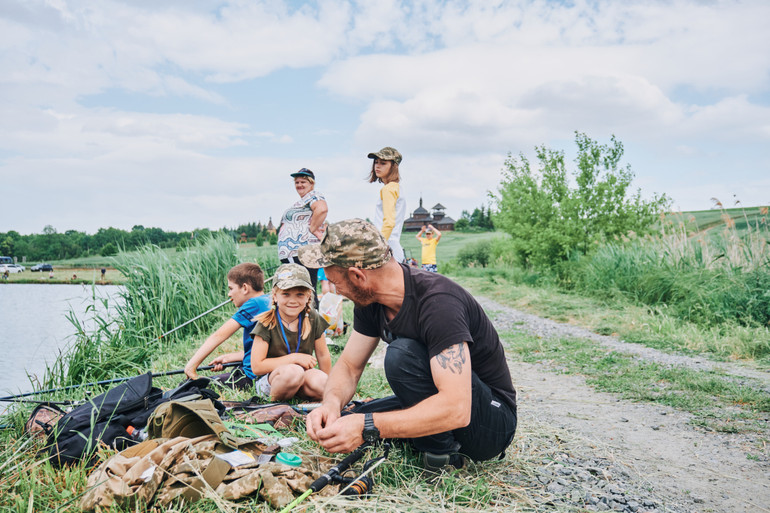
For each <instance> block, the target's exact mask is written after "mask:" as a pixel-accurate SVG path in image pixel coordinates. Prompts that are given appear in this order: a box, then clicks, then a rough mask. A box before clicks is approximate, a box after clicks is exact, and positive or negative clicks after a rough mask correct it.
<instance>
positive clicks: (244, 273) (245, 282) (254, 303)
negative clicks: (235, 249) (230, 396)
mask: <svg viewBox="0 0 770 513" xmlns="http://www.w3.org/2000/svg"><path fill="white" fill-rule="evenodd" d="M227 288H228V293H227V296H228V297H229V298H230V299H231V300H232V301H233V304H234V305H235V306H236V308H238V311H237V312H235V315H233V316H232V318H230V319H228V320H227V321H225V323H224V324H223V325H222V326H220V327H219V329H217V330H216V331H215V332H214V333H213V334H211V335H210V336H209V337H208V338H207V339H206V340H205V341H204V342H203V345H201V347H200V349H198V350H197V351H196V352H195V354H194V355H193V356H192V358H190V361H189V362H187V365H185V368H184V373H185V374H186V375H187V377H188V378H190V379H195V378H197V377H198V373H197V369H198V367H200V365H201V363H203V360H205V359H206V358H207V357H208V356H209V355H210V354H211V353H212V352H214V350H215V349H216V348H217V347H219V346H220V345H221V344H222V343H223V342H224V341H225V340H227V339H228V338H230V336H232V335H233V333H235V332H236V331H238V330H239V329H241V328H243V350H242V351H236V352H234V353H227V354H223V355H221V356H218V357H216V358H214V359H213V360H212V361H211V365H214V366H215V367H214V370H215V371H220V370H222V369H223V367H222V364H225V363H232V362H241V365H240V366H239V367H236V368H235V370H233V371H231V372H228V373H225V374H220V375H218V376H214V377H213V379H216V380H217V381H219V382H220V383H222V384H225V385H227V386H230V387H233V388H240V389H247V390H248V389H250V388H251V387H252V386H253V384H254V378H255V375H254V372H252V370H251V353H252V345H253V343H254V338H253V337H252V335H251V330H253V329H254V326H255V325H256V323H257V322H256V320H255V318H256V317H257V316H258V315H259V314H261V313H263V312H266V311H268V310H269V309H270V296H268V295H267V294H265V292H264V288H265V276H264V273H263V272H262V269H261V268H260V267H259V266H258V265H257V264H252V263H248V262H246V263H243V264H238V265H236V266H235V267H233V268H232V269H230V271H229V272H228V273H227Z"/></svg>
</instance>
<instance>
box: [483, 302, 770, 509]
mask: <svg viewBox="0 0 770 513" xmlns="http://www.w3.org/2000/svg"><path fill="white" fill-rule="evenodd" d="M478 299H479V302H480V303H481V304H482V305H483V306H484V308H485V309H487V311H488V312H489V314H490V317H492V319H493V321H494V322H495V325H496V326H497V328H498V330H500V331H506V330H512V329H519V330H525V331H528V332H531V333H535V334H537V335H538V336H543V337H549V336H562V337H564V336H573V337H583V338H591V339H596V340H599V341H600V342H602V343H606V344H608V345H610V346H611V347H612V348H613V349H615V350H618V351H626V352H632V353H634V354H636V355H638V357H640V358H645V359H651V360H655V361H660V362H665V363H668V364H671V365H687V366H692V367H695V368H713V366H716V367H717V368H719V369H721V370H723V371H725V372H729V373H731V374H734V375H736V376H748V377H751V378H754V379H757V380H759V381H760V382H761V383H763V384H764V385H763V386H764V387H766V386H768V383H770V376H768V375H767V373H762V372H760V371H758V370H755V369H746V368H742V367H740V366H737V365H730V364H722V363H718V364H715V363H713V362H709V361H707V360H705V359H701V358H688V357H683V356H672V355H668V354H666V353H662V352H660V351H655V350H651V349H649V348H644V347H639V346H637V345H635V344H628V343H624V342H621V341H618V340H617V339H613V338H612V337H603V336H600V335H596V334H594V333H591V332H589V331H587V330H583V329H582V328H577V327H575V326H571V325H564V324H559V323H556V322H554V321H550V320H546V319H541V318H539V317H536V316H532V315H529V314H525V313H522V312H518V311H516V310H514V309H511V308H508V307H506V306H503V305H500V304H499V303H495V302H493V301H491V300H488V299H485V298H478ZM597 337H598V338H597ZM605 339H609V340H605ZM509 365H510V368H511V372H512V375H513V380H514V384H515V385H516V387H517V389H518V391H519V415H520V421H519V422H520V425H521V426H522V429H523V430H526V426H527V424H528V423H532V425H537V426H541V427H542V428H544V429H557V430H561V431H562V432H563V434H564V435H565V437H566V438H574V439H580V440H582V443H580V444H579V445H580V448H575V447H572V448H571V449H570V450H569V451H564V450H562V451H555V452H554V454H555V456H554V459H555V460H556V461H557V464H556V465H555V466H550V467H548V468H545V467H544V469H543V471H542V473H541V475H540V476H538V478H537V479H538V482H537V483H536V484H539V485H540V486H542V488H543V491H544V493H550V494H552V496H553V497H554V500H553V502H554V503H556V504H562V505H563V506H566V507H567V508H568V509H572V508H571V507H574V508H583V507H585V508H587V509H589V510H596V511H602V510H616V511H631V512H636V511H673V512H724V513H727V512H729V513H736V512H737V513H741V512H746V513H748V512H752V513H753V512H762V511H768V512H770V457H769V456H770V454H769V453H768V448H767V445H766V444H765V441H766V440H767V434H768V432H770V430H768V429H767V426H765V428H766V429H765V430H764V432H763V433H758V434H726V433H716V432H709V431H705V430H703V429H701V428H697V427H694V426H692V425H691V424H689V423H688V421H689V420H690V418H691V416H690V415H689V414H687V413H683V412H680V411H677V410H674V409H672V408H668V407H664V406H659V405H652V404H646V403H633V402H630V401H625V400H620V399H618V398H617V397H615V396H613V395H611V394H607V393H601V392H597V391H595V390H594V389H593V388H591V387H589V386H587V385H586V384H585V382H584V380H583V379H582V378H581V377H579V376H569V375H562V374H556V373H553V372H549V371H548V369H547V368H546V367H545V366H544V365H533V364H527V363H521V362H515V361H509ZM757 453H760V455H759V456H755V455H757ZM747 454H749V455H754V456H753V457H748V456H747ZM597 467H599V468H598V469H597ZM570 506H571V507H570Z"/></svg>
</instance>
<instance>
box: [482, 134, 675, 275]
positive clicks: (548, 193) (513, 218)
mask: <svg viewBox="0 0 770 513" xmlns="http://www.w3.org/2000/svg"><path fill="white" fill-rule="evenodd" d="M575 143H576V144H577V147H578V156H577V158H576V159H575V163H576V165H577V169H576V170H575V171H574V172H573V173H572V174H573V176H574V181H575V183H576V184H577V186H576V187H575V188H570V186H569V180H568V176H567V169H566V166H565V163H564V152H562V151H554V150H551V149H549V148H546V147H545V146H539V147H536V148H535V151H536V154H537V159H538V162H539V164H540V166H539V167H540V169H539V170H538V171H537V172H535V171H533V170H532V169H531V168H530V163H529V161H528V160H527V158H526V157H524V155H519V157H518V158H517V157H512V156H511V155H510V154H509V155H508V159H507V160H506V161H505V168H504V169H503V179H502V180H501V182H500V186H499V188H498V194H497V195H493V199H494V200H495V201H496V203H497V206H498V212H497V214H496V215H495V217H494V223H495V225H496V226H497V227H498V228H500V229H502V230H503V231H505V232H507V233H509V234H510V235H511V236H512V237H513V245H514V248H515V251H516V253H517V255H518V256H519V257H520V258H521V259H522V261H523V262H524V263H526V264H531V265H534V266H549V265H553V264H555V263H557V262H560V261H563V260H566V259H567V258H569V256H570V255H571V254H572V253H575V252H577V253H580V254H586V253H588V252H589V251H590V250H591V248H592V247H593V246H594V245H595V244H596V243H599V242H602V241H605V240H607V239H609V238H614V237H616V236H619V235H624V234H626V233H628V232H631V231H633V232H636V233H637V234H643V233H645V232H648V231H649V230H650V228H651V226H652V224H653V223H654V222H655V220H656V214H658V213H659V212H660V211H662V210H664V209H665V208H667V207H668V206H669V204H670V200H669V199H668V198H667V197H666V195H665V194H664V195H662V196H657V195H655V196H654V197H653V199H652V200H649V201H645V200H643V199H642V198H641V192H640V191H639V190H637V191H636V193H635V194H633V195H630V194H629V187H630V185H631V181H632V179H633V177H634V175H633V173H632V172H631V168H630V166H629V165H626V166H625V167H619V162H620V159H621V158H622V156H623V144H622V143H621V142H620V141H618V140H617V139H615V136H614V135H613V136H612V138H611V144H609V145H600V144H598V143H597V142H596V141H593V140H591V139H590V138H589V137H588V136H586V135H585V134H582V133H579V132H576V133H575Z"/></svg>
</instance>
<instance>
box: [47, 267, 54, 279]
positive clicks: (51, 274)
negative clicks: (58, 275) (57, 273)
mask: <svg viewBox="0 0 770 513" xmlns="http://www.w3.org/2000/svg"><path fill="white" fill-rule="evenodd" d="M52 278H53V269H51V270H50V271H49V272H48V279H49V280H50V279H52Z"/></svg>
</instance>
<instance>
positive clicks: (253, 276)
mask: <svg viewBox="0 0 770 513" xmlns="http://www.w3.org/2000/svg"><path fill="white" fill-rule="evenodd" d="M227 279H228V280H230V281H231V282H233V283H235V284H236V285H238V286H241V285H243V284H244V283H248V284H249V285H250V286H251V288H252V289H254V292H262V291H263V290H264V288H265V273H263V272H262V268H261V267H260V266H259V265H257V264H252V263H251V262H244V263H242V264H238V265H236V266H235V267H233V268H232V269H230V270H229V271H228V272H227Z"/></svg>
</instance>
